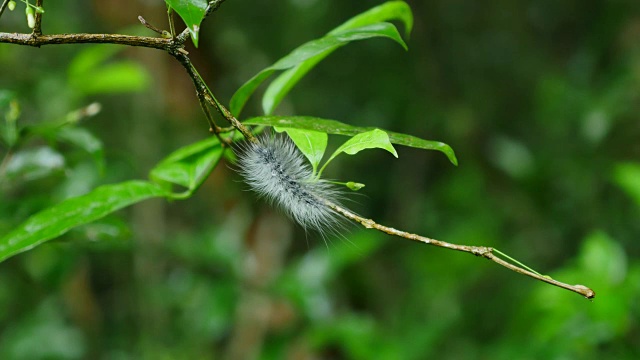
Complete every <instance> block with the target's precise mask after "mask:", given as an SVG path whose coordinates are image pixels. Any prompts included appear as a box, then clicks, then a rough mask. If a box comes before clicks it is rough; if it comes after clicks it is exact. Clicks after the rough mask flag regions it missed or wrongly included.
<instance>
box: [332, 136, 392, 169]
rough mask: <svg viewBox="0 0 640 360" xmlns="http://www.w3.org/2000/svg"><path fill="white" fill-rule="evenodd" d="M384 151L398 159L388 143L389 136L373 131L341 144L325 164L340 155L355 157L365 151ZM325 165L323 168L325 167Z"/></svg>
mask: <svg viewBox="0 0 640 360" xmlns="http://www.w3.org/2000/svg"><path fill="white" fill-rule="evenodd" d="M376 148H378V149H385V150H387V151H388V152H390V153H392V154H393V156H395V157H398V153H397V152H396V149H394V148H393V145H391V142H390V141H389V135H387V133H386V132H384V131H382V130H380V129H374V130H371V131H367V132H364V133H361V134H358V135H356V136H354V137H352V138H351V139H349V140H347V141H346V142H345V143H344V144H342V145H341V146H340V147H339V148H338V149H337V150H336V151H335V152H334V153H333V154H332V155H331V157H330V158H329V160H327V162H326V164H328V163H329V162H330V161H331V160H333V159H334V158H335V157H336V156H338V155H340V154H341V153H345V154H349V155H355V154H357V153H359V152H360V151H362V150H365V149H376ZM326 164H325V166H326Z"/></svg>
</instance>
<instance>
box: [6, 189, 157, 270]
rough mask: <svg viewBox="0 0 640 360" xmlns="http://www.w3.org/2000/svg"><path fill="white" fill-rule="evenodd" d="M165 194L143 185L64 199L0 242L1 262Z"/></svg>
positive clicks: (102, 190)
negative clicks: (82, 226) (116, 212)
mask: <svg viewBox="0 0 640 360" xmlns="http://www.w3.org/2000/svg"><path fill="white" fill-rule="evenodd" d="M166 195H167V193H166V192H164V190H162V189H161V188H160V187H158V186H157V185H155V184H152V183H149V182H146V181H127V182H124V183H120V184H115V185H105V186H101V187H99V188H97V189H95V190H93V191H91V192H90V193H88V194H85V195H82V196H78V197H75V198H71V199H67V200H65V201H63V202H61V203H59V204H56V205H54V206H52V207H50V208H48V209H45V210H42V211H40V212H38V213H36V214H35V215H33V216H31V217H30V218H29V219H28V220H27V221H25V222H24V223H22V224H20V225H19V226H18V227H17V228H15V229H14V230H13V231H11V232H10V233H8V234H6V235H4V236H3V237H2V238H0V261H2V260H4V259H6V258H8V257H10V256H13V255H16V254H18V253H21V252H23V251H27V250H29V249H32V248H34V247H35V246H38V245H40V244H42V243H43V242H45V241H48V240H51V239H54V238H56V237H58V236H60V235H63V234H65V233H66V232H67V231H69V230H70V229H72V228H74V227H76V226H79V225H82V224H86V223H89V222H92V221H94V220H97V219H100V218H102V217H104V216H106V215H108V214H110V213H112V212H114V211H116V210H119V209H122V208H123V207H126V206H129V205H132V204H135V203H137V202H140V201H142V200H145V199H149V198H153V197H164V196H166Z"/></svg>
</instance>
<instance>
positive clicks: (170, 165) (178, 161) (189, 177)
mask: <svg viewBox="0 0 640 360" xmlns="http://www.w3.org/2000/svg"><path fill="white" fill-rule="evenodd" d="M222 153H223V149H222V147H221V146H220V141H219V140H218V138H216V137H210V138H207V139H205V140H202V141H198V142H196V143H194V144H190V145H187V146H185V147H182V148H180V149H178V150H176V151H174V152H173V153H171V154H170V155H169V156H167V157H166V158H165V159H164V160H162V161H161V162H160V163H159V164H158V165H156V167H154V168H153V169H152V170H151V173H150V174H149V176H150V178H151V179H152V180H153V181H154V182H158V183H161V182H163V181H164V182H169V183H172V184H177V185H181V186H184V187H186V188H187V189H188V191H187V193H186V194H185V196H189V195H190V194H192V193H193V191H195V190H196V189H197V188H198V187H200V185H202V183H203V182H204V180H206V178H207V176H208V175H209V173H211V171H212V170H213V168H215V166H216V165H217V164H218V161H220V158H221V157H222Z"/></svg>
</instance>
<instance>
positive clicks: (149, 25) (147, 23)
mask: <svg viewBox="0 0 640 360" xmlns="http://www.w3.org/2000/svg"><path fill="white" fill-rule="evenodd" d="M138 20H140V23H141V24H142V25H144V27H146V28H147V29H149V30H151V31H153V32H155V33H158V34H160V35H162V30H160V29H158V28H157V27H155V26H153V25H152V24H151V23H149V22H148V21H147V20H145V19H144V18H143V17H142V16H141V15H140V16H138Z"/></svg>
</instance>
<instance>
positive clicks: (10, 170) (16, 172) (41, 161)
mask: <svg viewBox="0 0 640 360" xmlns="http://www.w3.org/2000/svg"><path fill="white" fill-rule="evenodd" d="M64 165H65V159H64V156H62V154H60V153H59V152H57V151H55V150H54V149H52V148H50V147H48V146H41V147H37V148H30V149H25V150H21V151H18V152H16V153H15V154H14V155H13V156H12V157H11V158H10V160H9V161H8V163H7V165H6V168H5V176H6V178H7V179H12V180H13V179H20V180H21V181H30V180H36V179H40V178H44V177H46V176H49V175H50V174H52V173H54V172H57V171H61V170H62V169H63V168H64Z"/></svg>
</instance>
